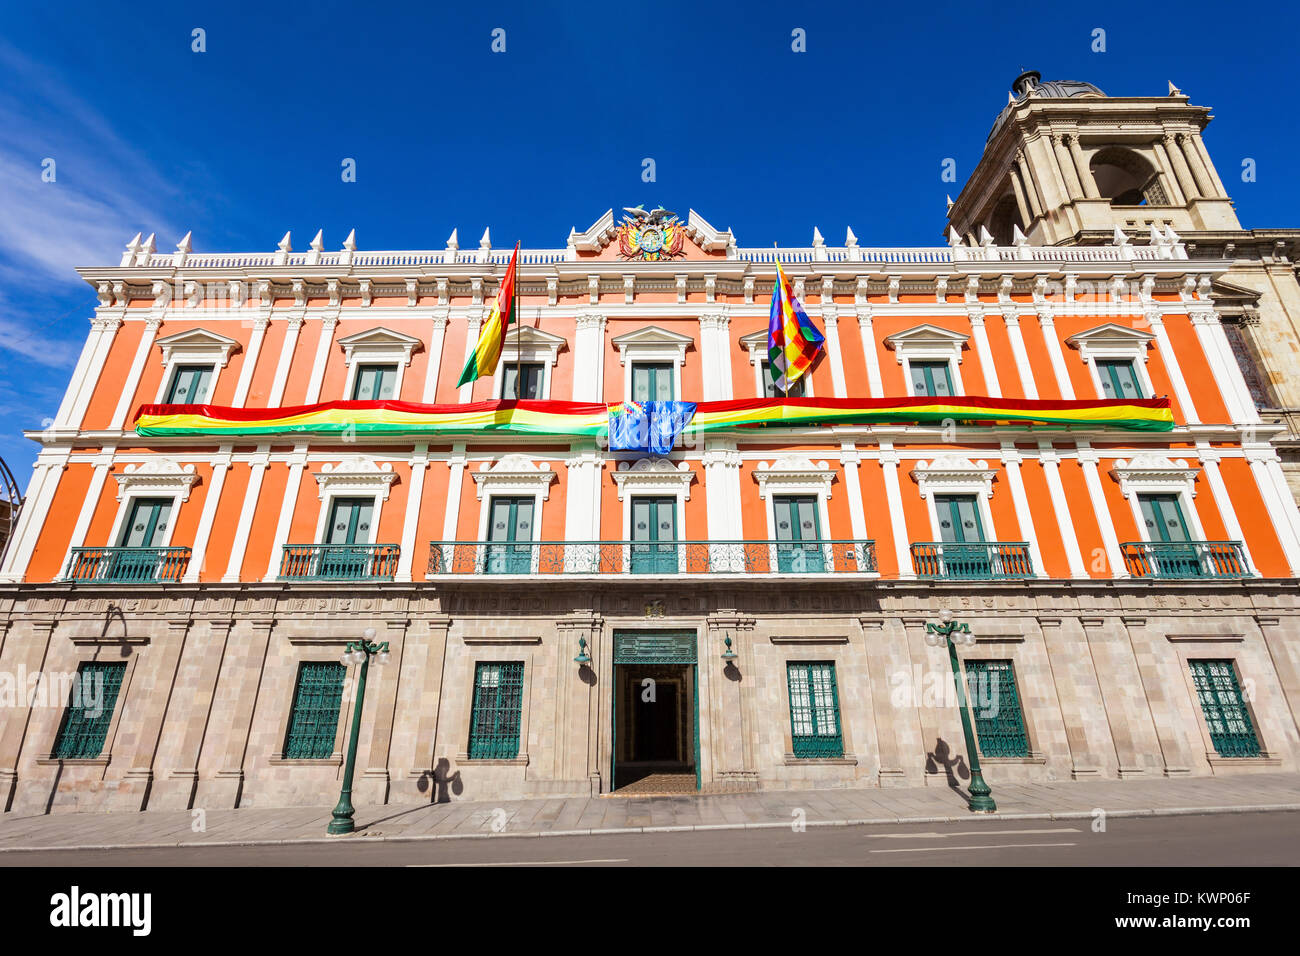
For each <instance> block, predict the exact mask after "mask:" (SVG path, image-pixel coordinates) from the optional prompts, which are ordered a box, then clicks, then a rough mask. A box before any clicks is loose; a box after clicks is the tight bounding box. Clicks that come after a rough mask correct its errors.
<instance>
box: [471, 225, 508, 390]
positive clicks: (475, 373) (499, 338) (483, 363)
mask: <svg viewBox="0 0 1300 956" xmlns="http://www.w3.org/2000/svg"><path fill="white" fill-rule="evenodd" d="M518 263H519V243H517V242H516V243H515V251H514V254H513V255H512V256H511V257H510V265H508V266H507V267H506V276H505V278H504V279H502V280H501V288H500V289H498V290H497V301H496V305H494V306H492V314H491V315H489V316H488V317H487V321H486V322H484V323H483V328H482V329H480V330H479V333H478V344H477V345H475V346H474V351H473V352H470V353H469V358H468V359H466V361H465V368H464V369H462V370H461V373H460V381H459V382H457V383H456V387H457V388H459V387H460V386H462V385H464V384H465V383H466V382H472V381H474V380H475V379H479V378H482V377H483V376H484V375H492V374H494V373H495V372H496V370H497V362H499V361H500V360H501V347H502V346H503V345H505V344H506V329H507V328H508V327H509V326H510V324H511V323H512V322H518V321H519V316H518V315H516V314H515V313H516V307H515V267H516V266H517V265H518Z"/></svg>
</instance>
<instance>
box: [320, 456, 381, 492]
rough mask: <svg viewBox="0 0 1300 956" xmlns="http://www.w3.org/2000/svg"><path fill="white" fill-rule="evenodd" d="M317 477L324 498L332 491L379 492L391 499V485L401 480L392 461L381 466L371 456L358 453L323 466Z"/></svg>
mask: <svg viewBox="0 0 1300 956" xmlns="http://www.w3.org/2000/svg"><path fill="white" fill-rule="evenodd" d="M315 478H316V484H317V486H318V487H319V494H318V497H319V498H320V500H321V501H324V500H325V498H326V496H327V495H330V494H334V495H348V494H360V495H377V496H378V497H380V498H381V499H383V500H387V499H388V488H389V486H390V485H391V484H392V483H393V482H394V481H396V480H397V473H396V472H395V471H393V466H392V464H391V463H389V462H384V463H383V464H382V465H380V464H378V463H376V462H374V461H371V460H370V459H369V458H361V457H359V456H357V457H352V458H344V459H343V460H341V461H339V462H337V463H326V464H324V465H321V469H320V471H318V472H316V474H315Z"/></svg>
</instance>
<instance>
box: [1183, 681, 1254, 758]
mask: <svg viewBox="0 0 1300 956" xmlns="http://www.w3.org/2000/svg"><path fill="white" fill-rule="evenodd" d="M1188 663H1189V664H1190V665H1191V668H1192V683H1193V684H1194V685H1195V687H1196V696H1197V698H1199V699H1200V702H1201V712H1202V713H1203V714H1205V723H1206V725H1207V726H1208V727H1209V728H1210V740H1211V741H1213V743H1214V750H1215V752H1216V753H1218V755H1219V756H1220V757H1258V756H1259V755H1260V753H1261V751H1260V747H1259V738H1258V737H1256V736H1255V728H1254V725H1253V724H1251V722H1250V711H1249V710H1248V709H1247V707H1246V702H1245V700H1243V699H1242V696H1241V685H1240V684H1238V683H1237V671H1236V669H1235V668H1234V667H1233V665H1232V661H1188Z"/></svg>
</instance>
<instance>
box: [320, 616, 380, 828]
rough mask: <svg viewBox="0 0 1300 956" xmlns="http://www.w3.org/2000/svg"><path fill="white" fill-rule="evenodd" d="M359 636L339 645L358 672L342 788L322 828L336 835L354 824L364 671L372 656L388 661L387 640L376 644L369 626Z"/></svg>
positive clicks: (378, 659) (367, 670)
mask: <svg viewBox="0 0 1300 956" xmlns="http://www.w3.org/2000/svg"><path fill="white" fill-rule="evenodd" d="M363 637H364V639H363V640H360V641H349V642H348V645H347V647H345V648H344V649H343V666H344V667H347V666H349V665H351V664H360V665H361V673H360V674H358V675H357V698H356V701H355V703H354V704H353V707H352V733H351V739H349V740H348V762H347V765H346V766H345V767H344V769H343V789H342V791H341V792H340V793H339V802H338V804H336V805H335V807H334V814H333V818H332V819H331V820H330V824H329V826H328V827H327V828H326V832H327V833H330V834H332V835H336V836H337V835H339V834H343V833H351V832H353V831H354V830H356V828H357V827H356V823H355V822H354V821H353V819H352V815H353V814H354V813H355V812H356V811H355V809H353V806H352V774H353V771H354V770H356V766H357V737H358V736H359V735H360V733H361V708H362V705H363V704H364V703H365V700H366V674H367V673H369V671H370V658H371V657H373V658H374V659H375V663H376V664H379V665H381V666H382V665H384V664H387V663H388V642H387V641H384V642H383V643H382V644H376V643H375V629H374V628H373V627H368V628H366V630H365V632H364V635H363Z"/></svg>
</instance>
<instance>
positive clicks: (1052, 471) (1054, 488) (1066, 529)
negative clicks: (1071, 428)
mask: <svg viewBox="0 0 1300 956" xmlns="http://www.w3.org/2000/svg"><path fill="white" fill-rule="evenodd" d="M1038 462H1039V464H1041V465H1042V466H1043V477H1044V478H1045V479H1046V480H1047V493H1048V494H1049V495H1051V497H1052V511H1053V512H1054V513H1055V514H1056V526H1057V528H1059V529H1060V531H1061V543H1062V544H1063V545H1064V546H1065V560H1066V563H1067V564H1068V565H1069V566H1070V577H1072V578H1086V577H1088V576H1089V575H1088V565H1087V564H1086V563H1085V562H1084V560H1083V550H1082V549H1081V548H1080V547H1079V536H1078V535H1077V534H1076V533H1075V530H1074V517H1073V516H1072V515H1071V514H1070V501H1069V499H1068V498H1067V497H1066V496H1065V485H1064V484H1063V483H1062V482H1061V467H1060V466H1061V456H1060V455H1059V454H1058V453H1057V451H1056V449H1054V448H1053V447H1052V446H1051V445H1050V444H1047V443H1043V442H1040V443H1039V445H1038Z"/></svg>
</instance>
